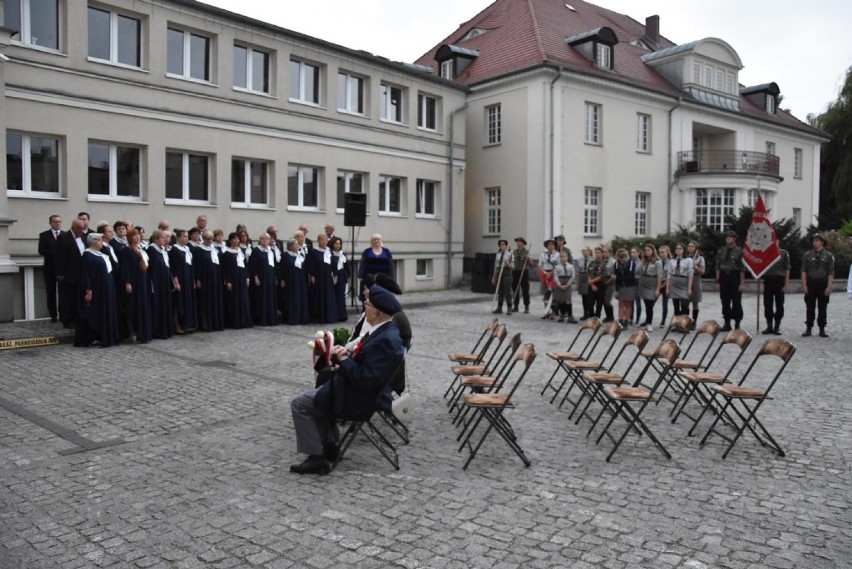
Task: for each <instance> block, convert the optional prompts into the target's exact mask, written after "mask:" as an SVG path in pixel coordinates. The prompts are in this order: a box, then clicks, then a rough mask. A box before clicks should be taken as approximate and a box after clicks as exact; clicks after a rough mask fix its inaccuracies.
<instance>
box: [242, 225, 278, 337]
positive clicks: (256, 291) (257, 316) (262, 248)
mask: <svg viewBox="0 0 852 569" xmlns="http://www.w3.org/2000/svg"><path fill="white" fill-rule="evenodd" d="M257 240H258V245H256V246H255V247H254V248H253V249H252V254H251V257H249V262H248V265H249V277H250V278H251V286H250V296H251V315H252V321H253V322H254V325H255V326H274V325H275V324H278V259H277V258H276V254H275V249H274V248H273V247H271V246H270V239H269V234H268V233H261V234H260V237H258V238H257Z"/></svg>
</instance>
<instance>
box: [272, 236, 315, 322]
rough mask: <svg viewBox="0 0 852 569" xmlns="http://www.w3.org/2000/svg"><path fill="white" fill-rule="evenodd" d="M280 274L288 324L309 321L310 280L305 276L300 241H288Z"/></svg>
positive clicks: (285, 317)
mask: <svg viewBox="0 0 852 569" xmlns="http://www.w3.org/2000/svg"><path fill="white" fill-rule="evenodd" d="M279 271H280V273H279V276H280V278H281V283H282V284H283V286H284V298H285V302H284V305H283V306H282V307H281V308H282V312H283V313H284V321H285V322H286V323H287V324H307V322H308V280H307V277H306V276H305V272H306V268H305V257H304V256H302V255H301V253H300V252H299V242H298V241H296V240H295V239H290V240H289V241H287V250H286V251H285V252H284V254H283V255H282V256H281V265H279Z"/></svg>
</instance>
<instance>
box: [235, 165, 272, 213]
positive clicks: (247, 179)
mask: <svg viewBox="0 0 852 569" xmlns="http://www.w3.org/2000/svg"><path fill="white" fill-rule="evenodd" d="M231 203H232V204H234V205H240V206H245V207H267V206H269V163H268V162H263V161H262V160H250V159H248V158H234V159H233V161H232V162H231Z"/></svg>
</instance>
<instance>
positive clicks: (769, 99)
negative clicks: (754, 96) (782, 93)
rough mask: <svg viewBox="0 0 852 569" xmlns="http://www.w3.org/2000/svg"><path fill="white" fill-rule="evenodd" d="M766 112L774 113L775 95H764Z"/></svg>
mask: <svg viewBox="0 0 852 569" xmlns="http://www.w3.org/2000/svg"><path fill="white" fill-rule="evenodd" d="M766 112H767V113H769V114H770V115H774V114H775V97H773V96H772V95H767V96H766Z"/></svg>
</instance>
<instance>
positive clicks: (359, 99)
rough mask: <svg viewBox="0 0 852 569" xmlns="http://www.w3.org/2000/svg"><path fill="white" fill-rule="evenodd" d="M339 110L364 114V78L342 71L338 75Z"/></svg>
mask: <svg viewBox="0 0 852 569" xmlns="http://www.w3.org/2000/svg"><path fill="white" fill-rule="evenodd" d="M337 110H338V111H344V112H347V113H353V114H356V115H363V114H364V78H363V77H358V76H357V75H352V74H350V73H347V72H344V71H341V72H340V73H338V74H337Z"/></svg>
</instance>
